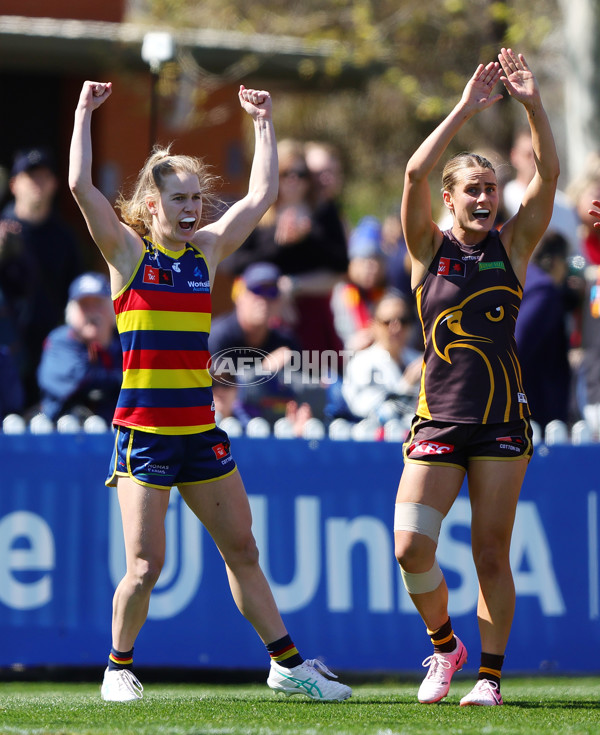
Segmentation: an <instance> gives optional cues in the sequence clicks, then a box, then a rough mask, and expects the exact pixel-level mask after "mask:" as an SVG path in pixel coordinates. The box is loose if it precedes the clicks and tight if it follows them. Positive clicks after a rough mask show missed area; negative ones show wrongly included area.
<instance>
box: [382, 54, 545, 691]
mask: <svg viewBox="0 0 600 735" xmlns="http://www.w3.org/2000/svg"><path fill="white" fill-rule="evenodd" d="M499 81H500V82H502V83H503V84H504V87H505V89H506V91H507V92H508V94H509V95H510V97H512V98H513V99H514V100H516V101H517V102H519V103H520V104H522V105H523V107H524V110H525V113H526V116H527V120H528V123H529V127H530V129H531V136H532V142H533V149H534V153H535V163H536V171H535V174H534V176H533V178H532V180H531V182H530V183H529V186H528V187H527V190H526V192H525V194H524V196H523V201H522V204H521V207H520V209H519V211H518V212H517V214H515V215H514V217H512V218H511V219H510V220H509V221H507V222H506V223H505V224H504V225H503V226H502V228H501V229H500V231H497V230H496V229H495V226H494V222H495V219H496V213H497V211H498V205H499V192H498V183H497V180H496V174H495V172H494V169H493V167H492V165H491V163H490V162H489V161H488V160H487V159H485V158H484V157H482V156H479V155H477V154H475V153H462V154H459V155H457V156H455V157H454V158H451V159H450V160H449V161H448V162H447V164H446V166H445V168H444V171H443V175H442V184H443V194H442V196H443V201H444V204H445V206H446V207H447V208H448V210H449V211H450V212H451V214H452V227H451V229H450V230H448V231H446V232H442V231H441V230H440V229H439V228H438V227H437V225H436V224H435V222H434V221H433V218H432V209H431V196H430V188H429V181H428V177H429V175H430V174H431V172H432V171H433V169H434V167H435V166H436V165H437V163H438V161H439V160H440V158H441V157H442V155H443V154H444V151H445V150H446V148H447V147H448V145H449V143H450V142H451V141H452V139H453V138H454V136H455V135H456V133H457V132H458V131H459V130H460V129H461V127H462V126H463V125H464V124H465V123H467V122H468V121H469V120H470V119H471V118H472V117H473V116H474V115H476V114H478V113H480V112H482V111H484V110H487V109H488V108H489V107H491V106H492V105H494V104H496V103H497V102H498V101H499V100H500V99H501V98H502V94H500V93H496V94H494V88H495V86H496V84H497V83H498V82H499ZM558 175H559V163H558V157H557V154H556V148H555V145H554V139H553V136H552V131H551V129H550V124H549V122H548V117H547V115H546V112H545V110H544V107H543V105H542V101H541V97H540V92H539V89H538V85H537V82H536V79H535V77H534V75H533V73H532V72H531V70H530V69H529V66H528V65H527V62H526V61H525V59H524V57H523V56H522V55H521V54H516V53H514V52H513V51H512V50H511V49H505V48H503V49H502V50H501V52H500V54H499V55H498V61H492V62H490V63H488V64H486V65H483V64H480V65H479V66H478V67H477V69H476V71H475V73H474V74H473V76H472V77H471V79H469V81H468V82H467V85H466V87H465V89H464V92H463V94H462V97H461V99H460V101H459V102H458V104H457V105H456V106H455V107H454V109H453V110H452V111H451V112H450V114H449V115H448V116H447V117H446V118H445V119H444V120H443V121H442V123H441V124H440V125H439V126H438V127H437V128H436V129H435V130H434V131H433V133H431V135H430V136H429V137H428V138H427V139H426V140H425V141H424V142H423V143H422V144H421V146H420V147H419V148H418V149H417V151H416V152H415V153H414V154H413V156H412V157H411V159H410V160H409V162H408V164H407V168H406V174H405V182H404V193H403V197H402V225H403V230H404V235H405V238H406V244H407V247H408V251H409V255H410V259H411V264H412V274H411V278H412V288H413V291H414V294H415V297H416V303H417V311H418V315H419V318H420V320H421V324H422V328H423V335H424V341H425V352H424V358H423V368H422V374H421V389H420V394H419V401H418V406H417V410H416V415H415V417H414V419H413V422H412V426H411V430H410V433H409V436H408V438H407V441H406V442H405V444H404V448H403V452H404V469H403V472H402V477H401V480H400V484H399V488H398V494H397V498H396V509H395V517H394V532H395V533H394V535H395V546H396V557H397V559H398V562H399V564H400V567H401V571H402V576H403V579H404V584H405V586H406V588H407V590H408V592H409V594H410V596H411V598H412V600H413V602H414V605H415V607H416V608H417V610H418V612H419V614H420V615H421V617H422V619H423V622H424V623H425V625H426V627H427V633H428V634H429V636H430V638H431V642H432V643H433V653H432V655H431V656H428V657H427V658H426V659H425V661H424V662H423V665H424V666H426V667H427V668H428V672H427V675H426V677H425V679H424V680H423V682H422V684H421V686H420V688H419V692H418V699H419V701H420V702H422V703H432V702H438V701H439V700H441V699H443V698H444V697H445V696H446V695H447V694H448V691H449V689H450V682H451V679H452V675H453V674H454V672H455V671H458V670H460V669H461V668H462V666H463V664H464V663H465V662H466V660H467V651H466V648H465V646H464V644H463V643H462V642H461V641H460V639H459V638H458V637H457V636H455V635H454V631H453V629H452V623H451V620H450V617H449V615H448V587H447V585H446V581H445V579H444V576H443V573H442V571H441V569H440V567H439V565H438V562H437V560H436V548H437V542H438V537H439V533H440V528H441V523H442V521H443V519H444V517H445V516H446V514H447V513H448V511H449V510H450V508H451V507H452V504H453V503H454V501H455V499H456V497H457V495H458V493H459V491H460V488H461V486H462V483H463V480H464V477H465V475H466V476H467V480H468V488H469V497H470V502H471V513H472V518H471V542H472V552H473V558H474V561H475V567H476V570H477V576H478V580H479V599H478V605H477V617H478V621H479V631H480V636H481V660H480V668H479V675H478V679H477V682H476V684H475V686H474V688H473V689H472V691H471V692H469V693H468V694H466V695H465V696H464V697H463V698H462V699H461V701H460V704H461V705H500V704H502V696H501V694H500V677H501V670H502V664H503V661H504V653H505V650H506V646H507V642H508V637H509V633H510V628H511V625H512V619H513V615H514V606H515V591H514V583H513V579H512V574H511V570H510V563H509V550H510V541H511V535H512V528H513V523H514V517H515V512H516V507H517V501H518V498H519V493H520V490H521V485H522V483H523V479H524V477H525V471H526V468H527V464H528V461H529V458H530V457H531V454H532V451H533V447H532V440H531V428H530V424H529V415H530V413H529V408H528V405H527V397H526V395H525V394H524V392H523V387H522V380H521V370H520V366H519V361H518V357H517V351H516V343H515V337H514V332H515V323H516V319H517V315H518V313H519V306H520V303H521V296H522V291H523V284H524V281H525V273H526V268H527V263H528V260H529V258H530V256H531V254H532V252H533V249H534V248H535V246H536V244H537V243H538V242H539V240H540V238H541V236H542V234H543V233H544V231H545V229H546V227H547V226H548V223H549V221H550V217H551V215H552V207H553V202H554V192H555V189H556V184H557V180H558Z"/></svg>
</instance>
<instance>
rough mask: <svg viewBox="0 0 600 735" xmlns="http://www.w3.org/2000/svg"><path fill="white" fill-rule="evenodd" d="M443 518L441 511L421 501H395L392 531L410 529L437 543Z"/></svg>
mask: <svg viewBox="0 0 600 735" xmlns="http://www.w3.org/2000/svg"><path fill="white" fill-rule="evenodd" d="M443 520H444V515H443V513H440V511H439V510H436V509H435V508H432V507H431V506H430V505H423V504H422V503H396V510H395V513H394V531H412V533H422V534H423V535H424V536H429V538H430V539H431V540H432V541H433V542H434V543H436V544H437V542H438V538H439V537H440V528H441V527H442V521H443Z"/></svg>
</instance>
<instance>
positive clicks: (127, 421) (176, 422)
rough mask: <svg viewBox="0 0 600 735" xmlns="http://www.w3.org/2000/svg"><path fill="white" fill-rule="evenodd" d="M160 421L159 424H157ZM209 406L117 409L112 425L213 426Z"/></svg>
mask: <svg viewBox="0 0 600 735" xmlns="http://www.w3.org/2000/svg"><path fill="white" fill-rule="evenodd" d="M157 421H160V423H157ZM214 422H215V416H214V414H213V412H212V410H211V407H210V406H192V407H190V408H164V407H162V406H161V407H160V408H144V407H143V406H138V407H136V408H128V407H126V406H125V407H123V408H119V407H117V409H116V411H115V415H114V419H113V423H115V424H118V423H121V424H123V425H124V426H206V425H208V424H214Z"/></svg>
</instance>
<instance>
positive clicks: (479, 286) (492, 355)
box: [414, 230, 530, 424]
mask: <svg viewBox="0 0 600 735" xmlns="http://www.w3.org/2000/svg"><path fill="white" fill-rule="evenodd" d="M414 293H415V297H416V302H417V311H418V314H419V319H420V321H421V325H422V328H423V339H424V345H425V352H424V356H423V370H422V373H421V389H420V393H419V401H418V406H417V411H416V413H417V415H418V416H421V417H423V418H427V419H433V420H437V421H446V422H451V423H478V424H489V423H503V422H506V421H512V420H515V419H518V418H525V417H528V416H529V415H530V412H529V407H528V405H527V399H526V397H525V393H524V391H523V384H522V379H521V368H520V365H519V361H518V358H517V346H516V341H515V323H516V320H517V316H518V313H519V307H520V304H521V297H522V295H523V289H522V287H521V284H520V283H519V280H518V279H517V277H516V275H515V272H514V271H513V268H512V266H511V264H510V261H509V259H508V255H507V253H506V250H505V249H504V245H503V244H502V242H501V240H500V235H499V233H498V232H497V231H496V230H492V231H491V232H490V233H489V234H488V236H487V237H486V238H485V240H483V241H482V242H481V243H480V244H479V245H477V246H473V247H467V246H466V245H463V244H461V243H459V242H458V241H457V240H456V239H455V238H454V236H453V235H452V233H451V232H450V231H448V232H444V239H443V241H442V244H441V246H440V248H439V250H438V252H437V253H436V256H435V258H434V259H433V262H432V263H431V265H430V266H429V269H428V272H427V273H426V275H425V277H424V279H423V281H422V282H421V284H420V285H419V286H417V288H416V289H415V291H414Z"/></svg>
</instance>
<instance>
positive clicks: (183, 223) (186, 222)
mask: <svg viewBox="0 0 600 735" xmlns="http://www.w3.org/2000/svg"><path fill="white" fill-rule="evenodd" d="M195 222H196V218H195V217H184V218H183V219H180V220H179V226H180V227H181V229H182V230H185V231H186V232H191V231H192V229H193V228H194V223H195Z"/></svg>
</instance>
